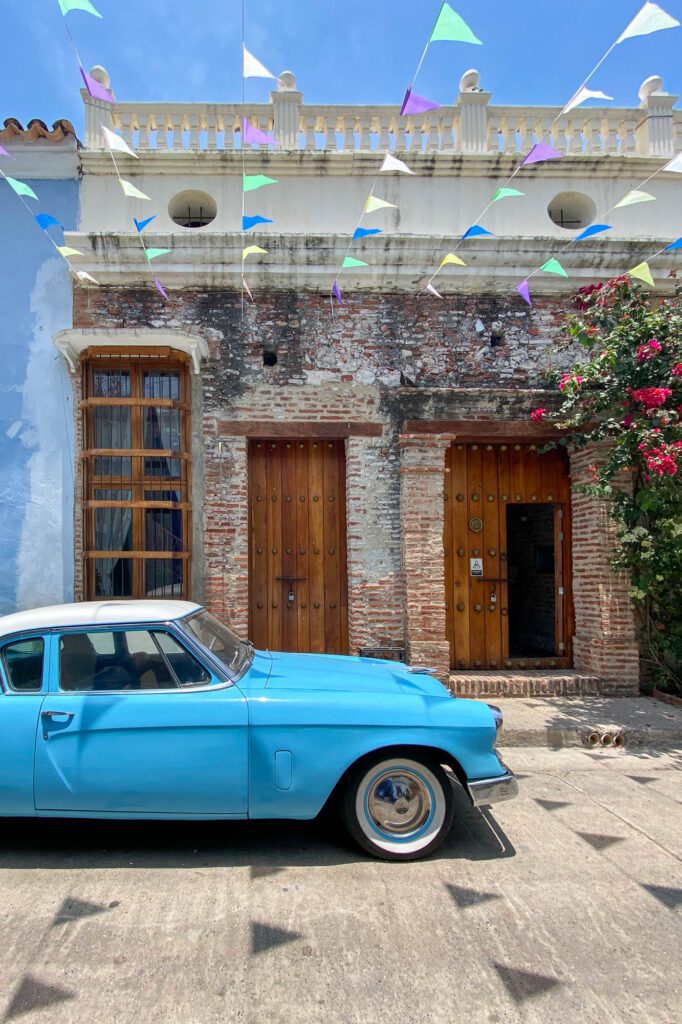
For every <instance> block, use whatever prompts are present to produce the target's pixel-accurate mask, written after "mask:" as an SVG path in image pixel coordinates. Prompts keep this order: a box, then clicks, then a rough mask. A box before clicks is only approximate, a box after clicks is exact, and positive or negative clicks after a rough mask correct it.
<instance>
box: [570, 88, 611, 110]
mask: <svg viewBox="0 0 682 1024" xmlns="http://www.w3.org/2000/svg"><path fill="white" fill-rule="evenodd" d="M612 99H613V96H607V95H606V93H605V92H599V91H597V90H594V89H586V88H585V86H583V87H582V89H578V91H577V93H575V95H574V96H572V97H571V99H570V100H569V101H568V103H567V104H566V106H565V107H564V109H563V110H562V111H561V113H562V114H568V113H569V111H571V110H575V108H576V107H579V106H580V104H581V103H585V102H586V101H587V100H612Z"/></svg>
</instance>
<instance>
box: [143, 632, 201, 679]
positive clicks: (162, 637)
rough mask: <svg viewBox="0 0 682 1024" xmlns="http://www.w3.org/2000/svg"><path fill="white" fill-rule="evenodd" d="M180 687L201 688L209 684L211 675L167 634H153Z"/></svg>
mask: <svg viewBox="0 0 682 1024" xmlns="http://www.w3.org/2000/svg"><path fill="white" fill-rule="evenodd" d="M154 637H155V639H156V641H157V643H158V645H159V647H160V648H161V650H162V651H163V653H164V654H165V655H166V658H167V659H168V661H169V663H170V666H171V668H172V670H173V672H174V673H175V675H176V676H177V679H178V682H179V683H180V685H181V686H202V685H206V684H207V683H210V682H211V675H210V673H209V672H207V671H206V669H205V668H204V666H203V665H201V664H200V663H199V662H198V661H197V659H196V658H195V657H194V655H193V654H190V653H189V651H188V650H187V649H186V648H185V647H183V646H182V644H181V643H179V641H177V640H176V639H175V637H174V636H171V635H170V634H169V633H154Z"/></svg>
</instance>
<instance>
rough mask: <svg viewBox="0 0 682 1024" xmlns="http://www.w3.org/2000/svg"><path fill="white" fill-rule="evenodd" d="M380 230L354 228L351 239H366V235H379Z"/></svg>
mask: <svg viewBox="0 0 682 1024" xmlns="http://www.w3.org/2000/svg"><path fill="white" fill-rule="evenodd" d="M380 234H381V228H356V229H355V232H354V234H353V238H367V236H368V235H380Z"/></svg>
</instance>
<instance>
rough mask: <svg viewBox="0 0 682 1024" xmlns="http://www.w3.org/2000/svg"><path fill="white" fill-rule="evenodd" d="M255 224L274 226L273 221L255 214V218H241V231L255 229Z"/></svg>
mask: <svg viewBox="0 0 682 1024" xmlns="http://www.w3.org/2000/svg"><path fill="white" fill-rule="evenodd" d="M256 224H274V221H272V220H269V219H268V218H267V217H261V216H260V215H259V214H256V216H255V217H242V231H248V230H249V228H255V226H256Z"/></svg>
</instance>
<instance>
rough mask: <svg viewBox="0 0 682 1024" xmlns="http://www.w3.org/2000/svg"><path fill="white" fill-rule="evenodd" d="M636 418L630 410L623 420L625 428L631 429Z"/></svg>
mask: <svg viewBox="0 0 682 1024" xmlns="http://www.w3.org/2000/svg"><path fill="white" fill-rule="evenodd" d="M634 418H635V417H634V416H633V415H632V413H631V412H629V413H628V414H627V416H626V417H625V419H624V420H623V426H624V427H625V429H626V430H629V429H630V427H631V426H632V423H633V420H634Z"/></svg>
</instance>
